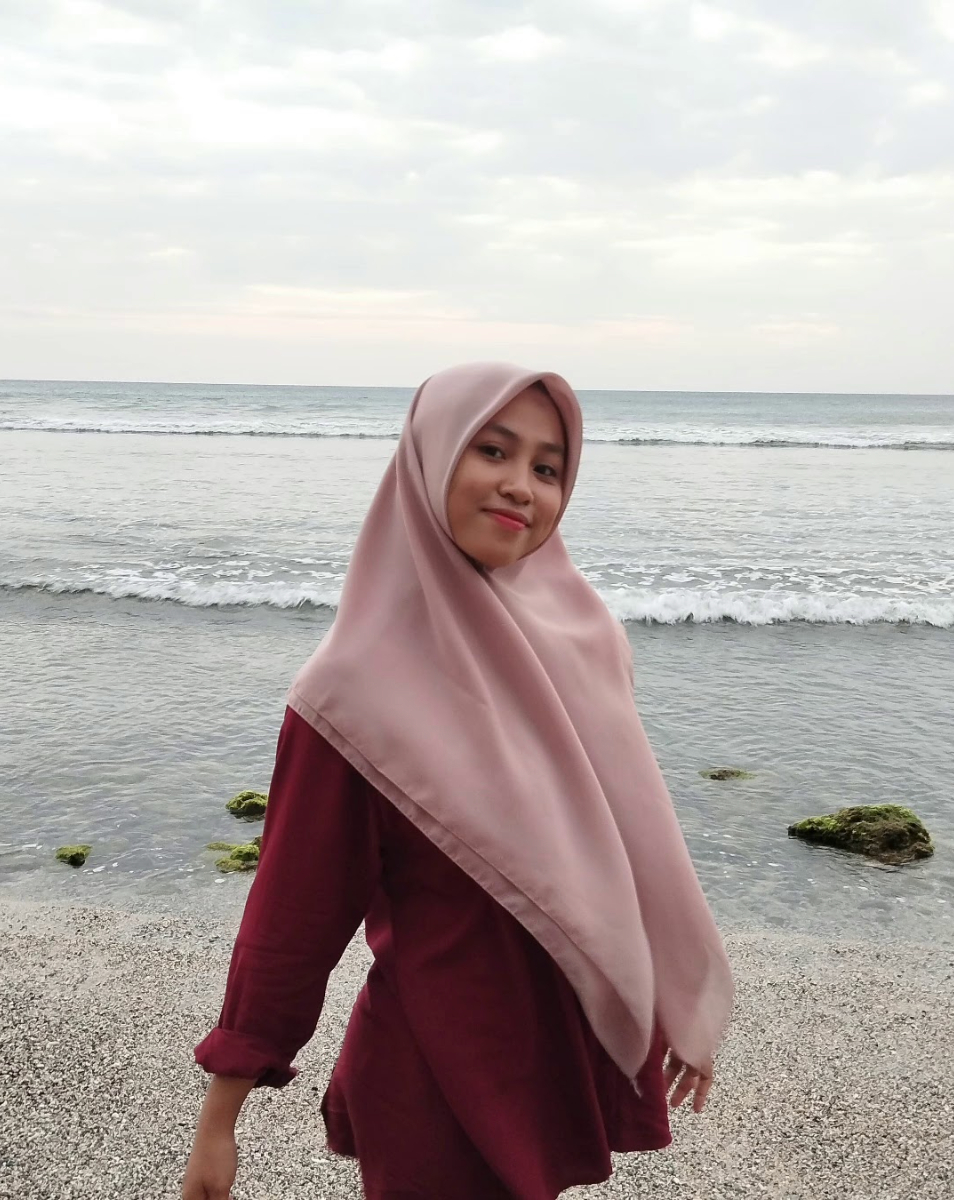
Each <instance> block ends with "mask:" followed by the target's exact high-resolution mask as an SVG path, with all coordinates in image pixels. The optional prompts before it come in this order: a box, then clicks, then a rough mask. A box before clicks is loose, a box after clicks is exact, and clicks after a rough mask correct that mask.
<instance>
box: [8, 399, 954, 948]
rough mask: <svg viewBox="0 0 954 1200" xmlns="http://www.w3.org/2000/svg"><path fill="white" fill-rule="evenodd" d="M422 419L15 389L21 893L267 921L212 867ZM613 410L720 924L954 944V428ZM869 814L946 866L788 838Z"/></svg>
mask: <svg viewBox="0 0 954 1200" xmlns="http://www.w3.org/2000/svg"><path fill="white" fill-rule="evenodd" d="M412 394H413V393H412V390H411V389H408V388H398V387H395V388H356V387H331V386H323V387H317V386H316V387H278V386H268V387H266V386H250V385H249V386H238V385H205V384H202V385H198V384H196V385H183V384H164V383H77V382H44V381H15V380H10V381H2V382H0V894H3V893H5V892H6V893H10V894H14V895H18V896H24V897H27V898H32V899H54V900H56V899H58V900H64V901H71V902H72V901H82V902H88V903H105V904H116V905H120V906H125V907H129V906H136V905H144V906H152V907H155V908H160V909H164V910H169V911H182V910H185V909H188V910H195V911H208V910H212V909H214V910H216V911H219V910H223V909H228V910H229V911H231V910H232V909H235V908H237V907H238V906H240V904H241V902H242V900H243V899H244V895H245V893H246V891H247V888H248V882H249V881H248V878H247V877H244V876H224V875H222V874H221V873H220V872H219V871H218V870H217V869H216V866H215V858H216V855H215V854H214V853H213V852H210V851H208V850H207V849H206V848H205V847H206V845H207V843H209V842H211V841H215V840H227V841H241V840H246V839H247V838H248V837H249V836H250V834H251V833H252V832H253V830H252V829H251V828H250V827H249V826H248V825H244V824H241V823H238V822H236V821H235V819H234V818H232V817H231V816H230V815H229V814H228V813H227V811H226V810H225V803H226V801H227V800H228V799H229V798H230V797H231V796H232V795H233V794H234V793H236V792H238V791H240V790H243V789H245V788H254V789H260V790H267V787H268V784H269V778H270V772H271V766H272V763H273V761H274V753H275V742H276V738H277V734H278V729H279V727H280V724H281V720H282V713H283V707H284V697H285V693H286V691H287V687H288V684H289V682H290V680H291V678H292V676H293V674H294V673H295V671H296V670H297V668H298V667H299V666H300V664H301V663H302V662H303V661H304V660H305V659H306V658H307V657H308V655H309V654H310V653H311V651H312V650H313V649H314V647H315V646H316V645H317V644H318V642H319V641H320V640H321V638H322V636H323V635H324V633H325V632H326V631H327V629H328V628H329V627H330V624H331V622H332V621H333V619H334V613H335V606H336V603H337V600H338V597H339V595H340V591H341V585H342V581H343V578H344V575H345V571H346V569H347V565H348V560H349V556H350V553H351V549H352V546H353V544H354V540H355V537H356V535H357V533H358V530H359V528H360V526H361V522H362V520H363V517H364V514H365V512H366V510H367V507H368V504H369V502H370V500H371V498H372V496H373V494H374V491H375V488H376V487H377V484H378V481H379V480H380V477H381V475H382V473H383V471H384V469H385V466H386V464H387V462H388V460H389V459H390V457H391V455H392V454H393V453H394V450H395V445H396V439H397V436H398V434H399V432H400V429H401V427H402V424H403V422H404V418H405V414H406V411H407V408H408V405H409V402H410V400H411V397H412ZM580 400H581V404H582V407H583V413H584V425H585V437H586V443H585V446H584V453H583V461H582V465H581V472H580V478H579V481H578V484H577V487H576V491H575V493H574V496H573V499H572V501H571V503H570V507H569V509H568V510H567V513H566V516H565V518H564V522H563V527H562V528H563V534H564V538H565V540H566V542H567V545H568V547H569V549H570V552H571V554H572V556H573V558H574V561H575V562H576V563H577V564H578V566H579V567H580V569H581V570H582V571H583V573H584V574H585V575H586V577H587V578H588V579H589V580H590V581H591V582H592V584H593V586H594V587H595V588H596V589H597V590H598V591H599V592H600V594H601V595H602V596H603V598H604V599H605V601H606V604H607V605H608V606H609V608H610V609H611V610H612V611H613V612H614V613H615V614H616V615H617V616H618V617H619V618H621V619H622V620H623V621H625V623H626V628H627V631H628V633H629V638H630V641H631V643H632V646H633V650H634V656H635V679H636V703H637V706H638V708H639V711H640V713H641V715H642V719H643V722H644V724H645V726H646V729H647V732H648V734H649V737H650V740H651V742H652V744H653V747H654V749H655V751H656V754H657V757H658V759H659V761H660V764H661V766H662V769H663V772H664V774H665V776H666V779H667V781H668V783H669V787H670V791H671V793H672V796H673V802H674V804H675V806H676V810H677V812H678V815H679V818H680V821H681V823H682V827H683V829H684V831H685V835H686V839H687V843H688V845H689V849H690V852H691V854H692V856H693V859H694V862H695V864H696V868H697V870H698V873H699V877H700V879H701V881H702V885H703V887H704V889H705V891H706V894H707V895H708V897H709V900H710V903H711V904H712V906H713V909H714V911H715V912H716V915H717V917H718V919H719V920H720V922H721V923H722V924H723V925H724V926H727V927H735V928H754V929H783V930H784V929H789V930H799V931H809V932H824V933H826V934H831V935H833V936H844V937H851V938H863V939H873V940H886V941H887V940H891V939H897V938H901V939H906V940H910V939H916V940H918V941H923V942H927V943H931V944H937V943H945V944H951V945H954V396H914V395H912V396H901V395H891V396H888V395H819V394H811V395H804V394H782V393H771V394H768V393H765V394H762V393H739V394H736V393H727V392H713V393H702V392H699V393H688V392H643V391H612V392H610V391H583V392H581V393H580ZM715 766H732V767H739V768H742V769H744V770H745V771H747V772H750V773H751V776H752V777H751V778H749V779H744V780H738V781H734V782H722V783H718V782H712V781H710V780H708V779H705V778H704V777H703V776H702V775H701V774H700V772H701V771H703V770H704V769H706V768H710V767H715ZM634 802H638V797H634ZM869 803H901V804H905V805H909V806H911V807H912V808H914V809H915V810H916V811H917V812H918V814H919V815H920V816H921V817H922V819H923V820H924V821H925V823H926V824H927V826H928V828H929V830H930V832H931V834H932V836H933V838H934V842H935V846H936V854H935V856H934V857H933V858H932V859H929V860H926V861H924V862H922V863H919V864H915V865H908V866H904V867H902V868H885V867H882V866H878V865H876V864H873V863H871V862H869V861H867V860H865V859H861V858H858V857H855V856H852V855H849V854H845V853H842V852H840V851H835V850H829V849H824V848H819V847H812V846H807V845H805V844H803V843H801V842H799V841H797V840H794V839H792V838H790V837H789V836H788V833H787V829H788V826H789V824H790V823H792V822H794V821H797V820H799V819H800V818H802V817H805V816H810V815H813V814H817V813H825V812H831V811H834V810H836V809H838V808H841V807H843V806H845V805H850V804H869ZM65 843H88V844H90V845H91V846H92V847H93V849H92V853H91V854H90V857H89V860H88V862H87V863H86V865H85V866H83V867H82V868H78V869H74V868H71V867H69V866H66V865H64V864H61V863H58V862H56V861H55V857H54V856H55V850H56V848H57V847H58V846H60V845H62V844H65ZM230 906H231V907H230Z"/></svg>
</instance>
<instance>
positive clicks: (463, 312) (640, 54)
mask: <svg viewBox="0 0 954 1200" xmlns="http://www.w3.org/2000/svg"><path fill="white" fill-rule="evenodd" d="M949 19H950V24H948V21H949ZM949 30H950V31H954V15H952V11H951V8H950V3H949V2H948V0H941V2H937V3H932V2H931V0H924V2H923V3H921V2H919V3H917V4H913V5H910V6H907V5H906V6H900V5H897V4H895V3H893V2H892V0H843V3H841V4H839V5H838V6H835V7H834V8H833V6H831V5H830V4H827V3H825V2H824V0H804V3H802V4H800V5H798V6H793V5H791V4H788V3H783V2H782V0H712V2H711V3H699V2H696V0H639V2H637V0H629V2H627V3H624V2H623V0H592V2H591V3H583V0H548V2H547V3H543V0H524V2H522V3H521V4H519V5H516V6H514V5H504V4H501V3H498V2H492V3H488V2H486V0H481V2H478V0H434V3H433V4H430V5H426V6H409V5H399V4H397V3H392V2H389V0H342V3H341V4H338V5H335V6H327V5H302V4H300V3H295V2H292V0H274V2H273V3H270V4H266V3H264V0H233V2H232V3H230V4H225V3H224V0H203V2H202V3H199V4H195V3H187V2H185V0H122V2H118V0H117V2H113V3H108V2H106V0H43V2H41V3H32V2H31V3H27V2H26V0H8V2H7V3H6V4H5V5H4V6H3V8H2V11H0V146H2V150H3V155H4V163H5V171H4V173H3V175H2V176H0V261H2V263H3V270H2V272H0V350H2V351H3V352H4V354H5V356H6V361H7V362H8V363H9V364H10V365H9V366H8V367H7V370H8V371H10V370H11V369H12V371H13V373H16V374H20V375H36V374H57V375H69V374H76V373H78V372H80V371H81V368H82V367H83V364H84V363H87V362H89V361H91V360H90V357H89V356H90V355H93V356H95V361H96V363H97V364H98V365H97V366H96V367H95V370H93V368H92V367H90V368H89V369H90V370H93V373H94V374H97V375H99V376H100V377H102V376H107V377H108V376H110V375H115V374H116V373H117V372H119V371H120V370H128V369H130V366H129V365H128V364H134V362H135V359H134V356H135V355H137V354H138V355H141V356H142V362H141V366H140V367H139V368H138V371H139V373H140V374H146V375H153V376H154V375H156V374H157V373H159V372H160V371H163V370H170V369H176V370H177V373H178V375H179V377H184V373H187V372H189V371H193V372H194V371H196V370H201V372H202V373H203V375H204V376H205V377H210V378H211V377H214V376H216V375H217V374H222V373H228V372H232V371H234V369H235V368H236V364H241V365H242V369H243V370H245V371H247V372H250V373H251V375H250V377H257V378H266V377H271V376H272V375H274V374H275V373H276V372H279V373H283V372H299V373H303V375H304V377H306V378H313V377H315V375H316V373H317V374H318V375H320V374H321V372H322V371H323V370H324V364H325V363H328V362H334V363H336V364H338V365H337V366H336V371H337V372H338V373H337V376H336V377H337V378H339V379H346V378H347V377H348V375H349V371H350V368H349V367H348V359H347V357H346V356H345V354H344V351H343V350H342V347H343V346H344V345H345V344H347V346H348V347H350V351H349V353H350V354H351V355H352V356H353V358H354V362H355V363H356V364H358V365H357V366H355V371H357V372H358V373H357V374H354V375H353V377H355V378H363V379H365V380H367V376H366V375H364V374H363V367H362V368H361V370H360V371H359V370H358V366H360V364H361V363H363V362H364V361H365V359H369V360H373V361H374V362H375V363H376V369H379V370H380V372H381V378H380V380H379V381H380V382H400V381H403V380H404V379H405V378H406V377H405V376H400V377H399V372H400V371H402V370H405V369H410V364H411V363H412V361H413V363H415V364H416V363H417V362H418V360H419V359H420V360H421V361H422V362H424V365H425V369H426V367H427V364H426V361H425V360H427V358H428V355H429V354H432V353H433V354H436V355H439V356H441V355H443V354H444V353H445V352H447V353H450V352H451V350H452V349H453V348H455V347H456V348H457V349H459V350H461V351H467V352H468V353H470V352H473V351H476V350H478V349H479V348H480V347H481V346H483V347H484V348H485V351H486V352H487V353H496V352H498V351H500V352H503V350H504V349H505V348H507V347H509V349H510V351H511V352H512V353H517V352H519V351H520V350H521V348H524V349H530V350H534V349H537V350H539V349H541V348H548V349H553V350H554V351H555V352H557V353H563V351H564V350H565V352H566V354H567V356H568V357H569V358H570V359H571V360H572V363H575V364H577V365H579V366H580V369H581V370H583V371H584V373H586V372H590V373H591V374H588V375H586V376H585V379H584V381H586V379H594V380H596V379H597V378H598V379H599V380H600V381H602V382H617V383H619V385H620V386H625V385H626V383H627V381H628V380H629V379H630V377H631V372H633V371H636V372H637V373H638V374H639V377H640V378H641V379H643V380H645V381H646V382H647V385H655V386H671V387H678V386H681V385H687V384H689V383H693V384H697V385H699V386H703V387H708V386H717V385H718V383H719V381H721V383H722V384H723V385H724V386H730V387H731V386H735V380H736V379H737V378H738V379H742V378H743V377H745V378H746V379H747V380H749V382H751V381H752V374H753V372H754V373H757V374H758V379H759V380H760V381H761V382H762V383H763V384H765V385H768V386H778V387H789V386H792V385H793V380H792V377H791V372H792V370H793V369H797V370H800V371H802V372H803V375H804V378H803V380H802V383H803V385H807V383H810V382H811V379H815V380H817V383H818V385H819V386H821V387H823V388H824V387H829V386H832V387H834V386H838V385H839V384H841V385H842V386H844V385H847V386H859V387H864V388H870V387H872V386H875V385H876V384H878V383H879V381H883V379H884V374H883V370H881V369H880V368H879V377H878V379H877V380H876V379H873V378H871V377H870V370H871V368H869V367H868V365H867V364H868V362H869V361H870V360H871V356H870V355H866V354H865V353H864V347H865V346H871V347H875V346H877V347H881V346H883V345H884V344H885V343H886V341H887V339H889V338H890V339H891V344H892V346H893V348H894V353H895V355H896V358H897V366H896V377H894V378H892V380H891V386H892V387H893V388H899V387H900V388H901V390H903V389H904V387H905V386H908V385H907V384H906V383H905V380H907V379H910V380H911V381H912V382H911V384H910V386H912V387H913V386H914V381H918V383H919V386H920V387H922V388H923V387H925V386H926V384H927V383H929V384H930V385H931V386H932V387H933V388H934V389H935V390H945V389H948V390H950V389H951V388H952V387H954V384H951V383H950V378H951V374H952V371H951V363H950V356H949V353H948V351H947V350H945V349H944V347H945V346H946V345H948V343H949V330H947V318H946V315H945V314H947V313H948V312H949V311H950V310H951V307H952V304H954V282H952V278H954V225H952V216H951V214H952V213H954V132H952V131H954V95H952V88H951V85H950V83H949V80H951V79H952V78H954V37H950V38H949V37H948V36H947V32H948V31H949ZM31 314H32V315H31ZM42 314H45V315H42ZM31 322H33V324H32V325H31ZM120 329H121V330H123V333H124V337H125V338H127V340H126V341H125V342H124V346H123V350H122V357H121V358H115V357H114V358H113V359H111V356H116V355H118V354H119V353H120V352H119V350H118V348H117V339H116V336H115V334H116V331H117V330H120ZM389 329H392V330H394V331H395V332H394V334H393V336H392V334H391V333H389V332H388V330H389ZM31 330H33V331H34V333H31ZM51 330H52V331H59V336H57V337H51ZM508 330H509V331H510V332H509V333H508V332H507V331H508ZM832 330H836V331H839V332H838V333H832V332H820V331H832ZM344 331H347V332H344ZM448 331H453V332H452V333H449V332H448ZM846 331H848V332H846ZM81 334H82V341H81ZM270 338H271V339H273V340H275V342H276V345H277V344H278V343H279V342H280V344H281V346H282V356H275V355H268V354H267V353H265V349H264V348H265V347H266V346H267V344H268V341H269V339H270ZM230 339H231V341H230ZM408 339H411V342H412V343H413V344H411V343H409V341H408ZM415 339H416V340H415ZM498 343H499V345H498ZM796 343H797V344H798V345H799V346H802V347H805V348H806V349H807V351H809V352H810V354H808V353H806V355H805V356H802V358H801V359H798V360H797V362H796V361H795V360H794V359H793V357H792V356H791V355H789V354H787V353H784V351H785V350H786V348H791V347H792V346H794V345H795V344H796ZM379 344H382V345H383V344H386V345H387V346H388V347H389V349H388V353H387V355H385V356H383V357H381V356H377V357H376V356H375V349H374V348H375V346H376V345H379ZM253 345H254V346H257V347H259V351H258V352H259V353H260V354H261V358H260V359H258V360H256V359H254V357H253V356H252V350H251V349H250V347H251V346H253ZM80 346H82V350H80V349H78V347H80ZM158 347H161V351H160V350H159V349H157V348H158ZM237 348H238V352H237V353H236V352H235V351H236V350H237ZM597 351H599V352H597ZM677 351H678V352H677ZM11 355H12V357H11ZM177 355H178V356H179V357H178V358H177ZM634 356H635V357H634ZM110 361H114V362H115V364H116V365H115V366H114V367H111V366H110V365H109V364H110ZM177 362H178V363H179V364H180V366H179V367H178V368H176V367H175V364H176V363H177ZM256 362H258V363H259V365H258V366H256V365H255V363H256ZM309 363H310V364H311V365H310V366H309V365H308V364H309ZM70 364H73V365H72V366H71V365H70ZM793 364H794V365H793ZM811 372H814V374H810V373H811ZM230 377H234V376H230ZM281 377H283V378H291V377H292V376H291V375H288V374H282V376H281ZM296 377H299V376H296ZM852 381H855V382H854V383H852Z"/></svg>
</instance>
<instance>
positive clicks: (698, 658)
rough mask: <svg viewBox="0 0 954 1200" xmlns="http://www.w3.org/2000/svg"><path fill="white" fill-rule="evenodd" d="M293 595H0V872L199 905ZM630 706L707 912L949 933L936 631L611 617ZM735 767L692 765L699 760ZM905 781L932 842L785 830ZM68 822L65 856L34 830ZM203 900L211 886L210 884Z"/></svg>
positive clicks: (271, 698)
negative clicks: (620, 623)
mask: <svg viewBox="0 0 954 1200" xmlns="http://www.w3.org/2000/svg"><path fill="white" fill-rule="evenodd" d="M329 620H330V614H327V613H321V612H316V611H314V610H308V609H300V610H271V609H262V608H256V609H241V608H238V609H214V610H209V609H201V610H197V609H190V608H188V607H186V606H182V605H175V604H171V603H169V602H145V601H133V600H111V599H107V598H104V597H97V596H39V597H38V596H36V595H32V594H30V595H27V594H14V595H6V596H0V662H2V663H3V680H4V682H3V688H2V693H0V729H3V731H4V735H3V738H2V740H0V770H2V774H3V778H4V781H5V786H4V801H3V805H2V810H3V812H2V821H3V825H2V828H3V835H2V839H0V840H2V842H3V843H4V844H3V846H2V847H0V886H2V887H4V888H10V889H13V890H14V891H15V892H16V893H17V894H21V895H30V896H35V897H43V898H50V897H61V898H66V897H70V898H76V899H80V898H82V899H87V900H98V899H108V900H112V901H114V902H124V901H129V902H132V901H133V900H135V899H136V898H137V897H140V898H141V897H145V896H149V897H152V898H154V899H155V900H157V901H161V900H163V899H165V901H167V902H168V903H169V904H172V905H186V906H198V907H202V906H203V904H205V903H206V902H207V900H208V902H210V903H211V902H213V901H212V898H211V896H210V893H211V892H218V891H219V889H220V888H231V889H233V892H232V893H230V894H234V895H240V894H242V892H243V889H244V887H245V886H246V883H245V881H244V880H241V879H236V878H223V877H222V876H220V875H219V874H218V872H217V871H216V870H215V867H214V858H215V855H214V854H211V853H209V852H207V851H204V850H203V847H204V846H205V844H206V843H207V842H209V841H214V840H244V838H246V837H248V836H250V835H251V833H252V832H253V831H254V829H255V828H257V827H256V826H250V825H248V824H245V823H240V822H237V821H235V820H234V818H232V817H231V816H229V814H228V813H227V812H225V810H224V804H225V801H226V800H227V799H228V798H229V797H230V796H231V795H233V794H234V793H235V792H237V791H239V790H241V789H243V788H246V787H252V788H260V789H263V790H264V789H267V786H268V782H269V775H270V770H271V764H272V761H273V755H274V749H275V741H276V738H277V734H278V729H279V726H280V724H281V718H282V712H283V707H284V696H285V692H286V689H287V686H288V683H289V682H290V679H291V677H292V675H293V673H294V671H295V670H296V669H297V668H298V666H299V665H300V663H301V662H302V661H303V660H304V658H305V657H306V656H307V655H308V653H310V651H311V649H312V648H313V647H314V645H315V644H316V643H317V641H318V640H319V638H320V636H321V634H322V632H323V631H324V630H325V629H326V628H327V626H328V623H329ZM629 631H630V638H631V641H632V643H633V646H634V651H635V656H636V693H637V705H638V707H639V709H640V712H641V714H642V716H643V720H644V723H645V725H646V728H647V731H648V733H649V736H650V740H651V742H652V744H653V746H654V748H655V750H656V753H657V756H658V757H659V760H660V763H661V765H662V768H663V771H664V774H665V776H666V778H667V780H668V782H669V786H670V789H671V791H672V794H673V797H674V801H675V804H676V807H677V811H678V813H679V817H680V820H681V822H682V825H683V828H684V830H685V832H686V837H687V841H688V843H689V847H690V851H691V853H692V856H693V859H694V861H695V863H696V866H697V869H698V870H699V874H700V877H701V879H702V882H703V886H704V887H705V890H706V892H707V894H708V896H709V898H710V900H711V901H712V903H713V905H714V907H715V910H716V912H717V913H718V915H719V917H720V919H721V920H723V921H724V922H726V923H728V924H730V925H756V926H761V927H781V928H791V929H802V930H831V931H833V932H839V933H842V934H844V935H846V936H851V937H858V936H864V937H872V936H873V937H877V936H881V935H884V936H909V937H916V938H918V939H922V940H923V939H931V940H935V941H954V924H952V916H954V797H952V787H951V777H950V763H951V749H950V741H949V736H950V729H951V715H952V714H951V697H952V695H954V661H952V656H951V655H950V649H951V641H950V635H949V634H948V633H947V632H946V631H943V630H936V629H931V628H926V627H919V626H910V627H905V626H890V625H876V626H867V627H852V626H823V627H819V626H811V625H805V624H801V623H788V624H784V625H776V626H769V627H763V628H757V629H752V628H749V627H745V626H740V625H732V624H725V623H721V624H715V625H693V624H687V625H678V626H674V627H673V626H646V625H630V626H629ZM726 764H728V765H733V766H740V767H744V768H745V769H747V770H749V771H752V772H754V773H755V776H756V777H755V778H754V779H753V780H748V781H740V782H735V783H722V784H720V783H713V782H709V781H707V780H704V779H703V778H701V777H700V775H699V774H698V772H699V770H701V769H702V768H704V767H708V766H713V765H726ZM875 802H901V803H905V804H911V805H912V806H913V807H914V808H915V809H916V810H917V811H918V812H919V813H920V814H921V815H922V817H923V819H924V820H925V821H926V823H927V824H928V826H929V828H930V829H931V831H932V834H933V835H934V839H935V843H936V846H937V853H936V855H935V857H934V858H933V859H931V860H929V861H927V862H926V863H923V864H920V865H914V866H907V867H904V868H903V869H901V870H885V869H882V868H878V867H875V866H873V865H872V864H870V863H868V862H866V861H865V860H863V859H859V858H856V857H854V856H850V855H846V854H842V853H839V852H837V851H831V850H826V849H820V848H817V847H809V846H805V845H803V844H802V843H800V842H797V841H794V840H792V839H789V838H788V837H787V834H786V829H787V826H788V824H789V823H790V822H792V821H794V820H797V819H799V818H801V817H803V816H806V815H811V814H813V813H817V812H823V811H830V810H831V809H833V808H837V807H840V806H842V805H845V804H854V803H875ZM84 841H85V842H89V843H92V844H93V846H94V852H93V854H92V856H91V857H90V859H89V861H88V863H87V865H86V866H85V867H84V868H82V869H81V870H72V869H70V868H68V867H65V866H63V865H61V864H58V863H56V862H55V861H53V852H54V850H55V847H56V846H57V845H60V844H63V843H66V842H84ZM214 902H215V903H219V902H220V900H219V898H218V897H216V899H215V901H214Z"/></svg>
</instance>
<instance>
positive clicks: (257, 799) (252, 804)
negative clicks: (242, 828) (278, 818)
mask: <svg viewBox="0 0 954 1200" xmlns="http://www.w3.org/2000/svg"><path fill="white" fill-rule="evenodd" d="M267 806H268V797H267V796H266V795H264V794H263V793H262V792H239V794H238V795H237V796H233V797H232V799H231V800H230V801H229V802H228V804H226V806H225V807H226V808H227V809H228V810H229V812H230V813H231V814H232V816H233V817H241V818H242V820H243V821H259V820H261V818H262V817H264V816H265V809H266V807H267Z"/></svg>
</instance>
